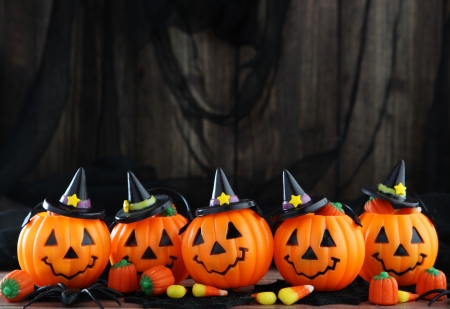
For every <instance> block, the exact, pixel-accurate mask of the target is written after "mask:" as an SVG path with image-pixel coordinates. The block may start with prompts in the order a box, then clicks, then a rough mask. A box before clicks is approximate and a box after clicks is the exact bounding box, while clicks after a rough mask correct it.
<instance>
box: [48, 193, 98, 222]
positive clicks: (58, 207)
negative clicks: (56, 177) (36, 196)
mask: <svg viewBox="0 0 450 309" xmlns="http://www.w3.org/2000/svg"><path fill="white" fill-rule="evenodd" d="M42 207H44V209H45V210H48V211H51V212H53V213H55V214H58V215H61V216H66V217H72V218H79V219H101V218H103V217H104V216H105V208H104V207H103V206H101V205H98V204H91V207H90V208H80V207H72V206H68V205H66V204H64V203H61V202H60V201H59V198H58V197H56V196H50V197H47V198H46V199H45V200H44V202H43V203H42Z"/></svg>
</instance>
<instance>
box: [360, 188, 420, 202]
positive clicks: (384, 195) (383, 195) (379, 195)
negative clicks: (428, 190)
mask: <svg viewBox="0 0 450 309" xmlns="http://www.w3.org/2000/svg"><path fill="white" fill-rule="evenodd" d="M361 191H362V192H363V193H365V194H367V195H369V196H373V197H376V198H379V199H382V200H388V201H390V202H392V203H393V204H396V205H401V206H406V207H416V206H417V205H419V201H418V200H417V199H415V198H413V197H411V196H406V197H405V198H400V197H396V196H395V195H392V194H388V193H383V192H380V191H379V190H378V185H363V186H362V188H361Z"/></svg>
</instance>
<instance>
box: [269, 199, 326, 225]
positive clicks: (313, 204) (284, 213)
mask: <svg viewBox="0 0 450 309" xmlns="http://www.w3.org/2000/svg"><path fill="white" fill-rule="evenodd" d="M326 204H328V200H327V198H326V197H323V196H311V201H309V202H308V203H305V204H302V205H300V206H298V207H297V208H290V209H286V210H283V209H282V210H277V211H275V212H273V213H272V214H271V215H270V221H272V222H279V221H284V220H287V219H291V218H295V217H298V216H303V215H306V214H308V213H311V212H315V211H317V210H319V209H320V208H322V207H323V206H325V205H326Z"/></svg>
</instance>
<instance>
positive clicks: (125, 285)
mask: <svg viewBox="0 0 450 309" xmlns="http://www.w3.org/2000/svg"><path fill="white" fill-rule="evenodd" d="M108 287H109V288H111V289H114V290H116V291H118V292H120V293H130V292H134V291H136V290H137V289H138V278H137V272H136V267H135V266H134V265H133V264H132V263H128V262H127V261H126V260H121V261H120V262H117V263H115V264H113V265H112V266H111V268H110V269H109V275H108Z"/></svg>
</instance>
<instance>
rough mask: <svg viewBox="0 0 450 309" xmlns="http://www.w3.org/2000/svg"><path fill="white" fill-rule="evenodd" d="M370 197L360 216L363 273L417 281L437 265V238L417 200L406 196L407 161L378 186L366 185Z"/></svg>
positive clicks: (400, 281) (406, 282)
mask: <svg viewBox="0 0 450 309" xmlns="http://www.w3.org/2000/svg"><path fill="white" fill-rule="evenodd" d="M362 191H363V192H364V193H365V194H367V195H368V196H370V199H369V201H367V202H366V204H365V205H364V210H365V212H364V213H363V214H362V215H361V216H360V219H361V223H362V225H363V228H362V230H363V233H364V236H365V244H366V258H365V261H364V265H363V267H362V269H361V272H360V275H361V277H363V278H364V280H366V281H370V280H371V279H372V277H373V276H375V275H377V274H379V273H380V272H382V271H384V272H387V273H388V274H389V275H390V276H391V277H394V278H395V279H396V280H397V282H398V285H400V286H407V285H412V284H416V283H417V279H418V276H419V273H420V272H421V271H422V270H424V269H427V268H430V267H432V266H433V265H434V262H435V261H436V257H437V252H438V237H437V233H436V229H435V228H434V226H433V224H432V222H431V220H430V219H429V218H427V217H426V216H425V215H424V214H422V213H421V207H419V206H418V205H419V203H418V201H417V200H416V199H415V198H413V197H411V196H407V195H406V184H405V162H404V161H403V160H401V161H399V162H398V163H397V164H396V165H395V167H394V168H393V169H392V171H391V172H390V174H389V175H388V177H387V178H386V179H385V180H384V181H383V182H382V183H380V184H378V185H365V186H363V187H362Z"/></svg>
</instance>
